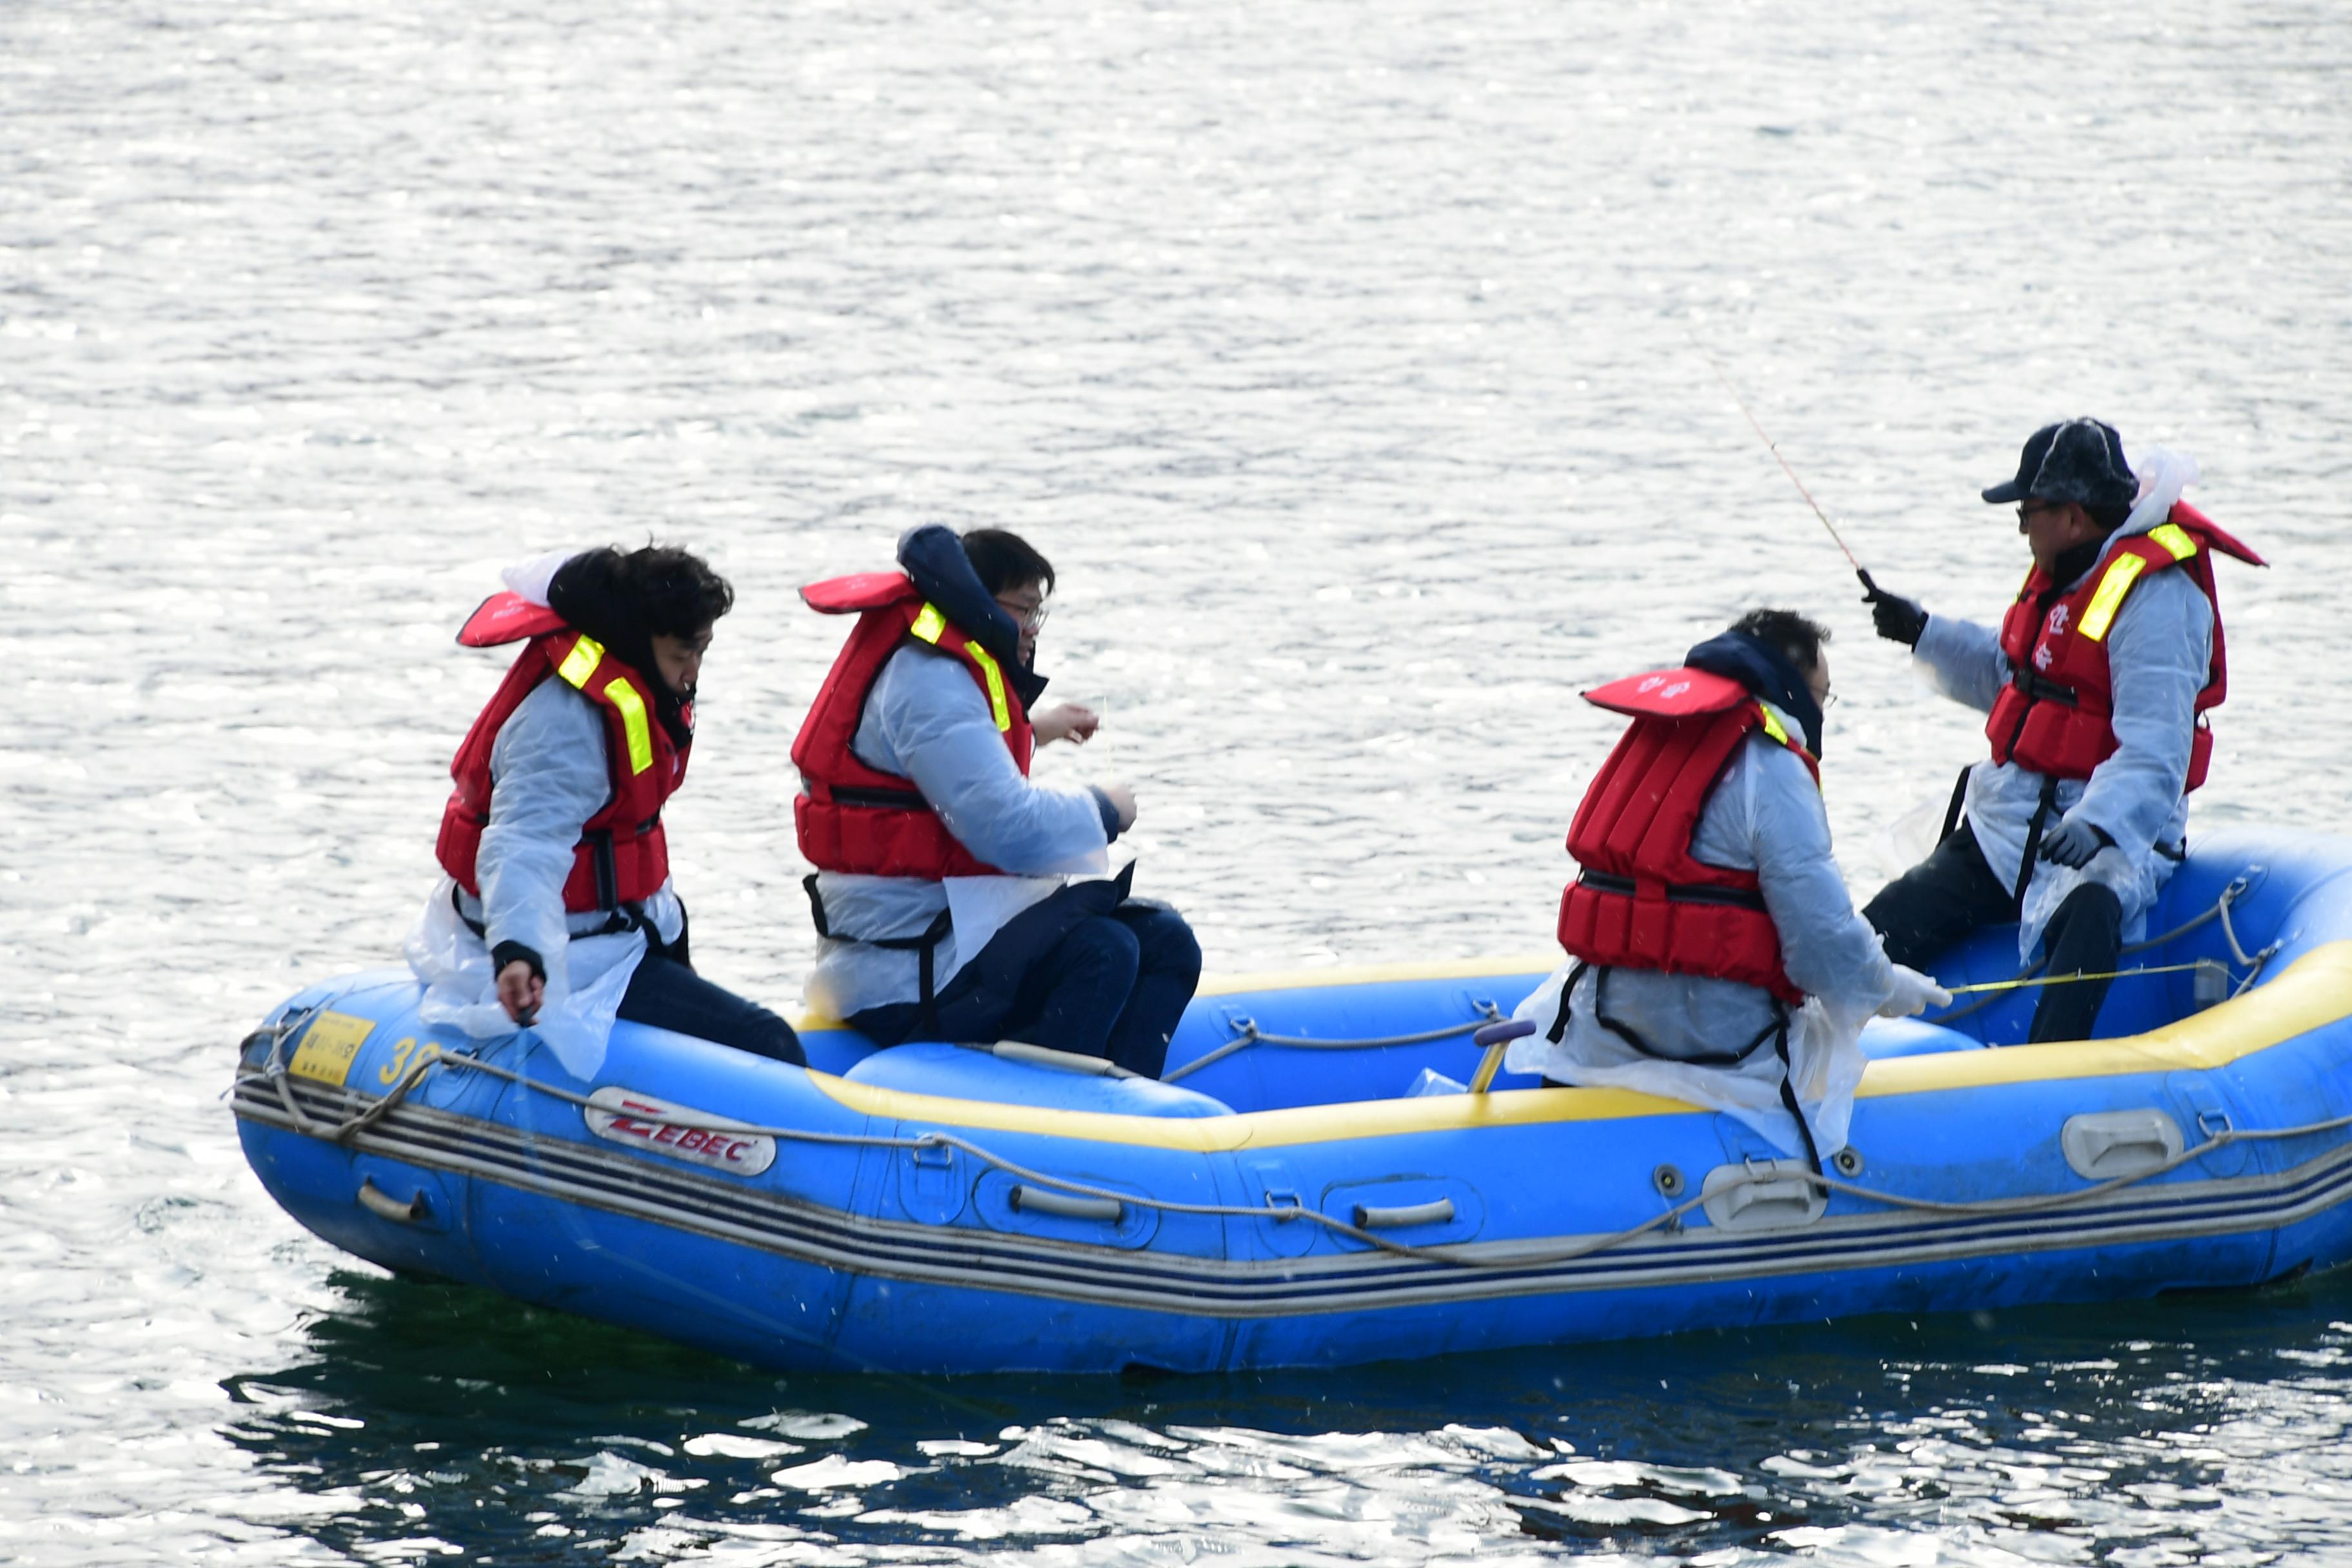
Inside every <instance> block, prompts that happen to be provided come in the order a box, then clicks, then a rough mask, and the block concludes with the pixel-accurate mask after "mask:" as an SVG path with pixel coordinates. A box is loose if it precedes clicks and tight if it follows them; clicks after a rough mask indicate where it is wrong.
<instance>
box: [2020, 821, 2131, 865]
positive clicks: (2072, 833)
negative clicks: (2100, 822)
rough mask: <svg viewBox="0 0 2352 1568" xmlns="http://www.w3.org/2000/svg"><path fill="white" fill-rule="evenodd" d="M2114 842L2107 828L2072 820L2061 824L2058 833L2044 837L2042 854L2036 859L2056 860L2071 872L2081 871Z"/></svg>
mask: <svg viewBox="0 0 2352 1568" xmlns="http://www.w3.org/2000/svg"><path fill="white" fill-rule="evenodd" d="M2114 842H2115V840H2114V839H2112V838H2110V837H2107V833H2106V829H2105V828H2103V827H2094V826H2091V825H2090V824H2089V823H2087V822H2075V821H2074V820H2072V819H2071V818H2070V819H2068V820H2067V821H2064V822H2062V823H2060V824H2059V825H2058V829H2057V831H2056V832H2054V833H2052V834H2049V835H2047V836H2046V837H2043V839H2042V852H2041V854H2039V855H2038V856H2036V857H2035V858H2036V859H2041V860H2054V861H2056V862H2057V863H2058V864H2059V865H2061V866H2063V867H2065V868H2066V869H2068V870H2069V871H2079V870H2081V869H2082V868H2084V867H2085V866H2087V865H2089V864H2090V863H2091V857H2092V856H2094V855H2096V854H2097V853H2098V852H2099V851H2100V850H2102V849H2105V848H2106V847H2108V846H2109V845H2111V844H2113V843H2114Z"/></svg>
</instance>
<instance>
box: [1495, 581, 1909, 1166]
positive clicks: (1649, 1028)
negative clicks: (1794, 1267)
mask: <svg viewBox="0 0 2352 1568" xmlns="http://www.w3.org/2000/svg"><path fill="white" fill-rule="evenodd" d="M1828 637H1829V633H1828V631H1827V630H1826V629H1825V628H1823V627H1822V626H1819V625H1817V624H1816V623H1814V622H1812V621H1811V620H1808V619H1806V618H1805V617H1804V616H1801V615H1798V614H1796V613H1795V612H1794V611H1790V610H1755V611H1751V612H1749V613H1748V615H1745V616H1741V617H1740V618H1739V619H1738V621H1736V622H1734V623H1733V624H1732V625H1731V626H1729V627H1727V629H1725V631H1724V632H1723V633H1722V634H1721V635H1719V636H1717V637H1710V638H1708V639H1707V640H1706V641H1705V642H1703V643H1700V644H1699V645H1698V646H1697V647H1694V648H1692V649H1691V650H1690V651H1689V652H1688V653H1686V654H1685V655H1684V656H1683V664H1682V667H1681V668H1675V669H1665V670H1656V671H1653V672H1651V673H1649V674H1647V675H1637V676H1632V677H1629V678H1627V679H1622V680H1618V681H1614V682H1612V683H1611V684H1609V685H1607V686H1603V687H1600V688H1598V689H1594V690H1591V691H1588V692H1586V693H1585V694H1584V696H1585V700H1587V701H1589V702H1591V703H1592V704H1593V705H1595V706H1596V707H1600V708H1605V709H1607V710H1610V711H1612V712H1614V713H1622V714H1623V715H1625V716H1626V717H1627V718H1628V719H1630V720H1631V721H1632V722H1631V723H1630V724H1629V725H1628V726H1627V728H1626V731H1625V734H1624V736H1623V738H1622V739H1621V740H1620V741H1619V742H1617V747H1616V749H1615V750H1614V751H1612V752H1610V754H1609V760H1608V761H1607V762H1605V763H1602V764H1601V772H1600V773H1598V774H1596V775H1595V776H1594V778H1593V780H1592V783H1591V785H1590V786H1589V787H1588V788H1587V789H1586V791H1585V794H1584V799H1583V801H1582V803H1581V804H1580V805H1578V807H1577V809H1576V817H1575V821H1574V823H1573V825H1572V826H1570V828H1569V833H1568V851H1569V854H1570V856H1572V857H1574V858H1575V860H1576V862H1577V866H1578V872H1577V877H1576V879H1575V880H1574V881H1573V882H1570V884H1569V886H1568V889H1567V891H1566V892H1565V893H1564V894H1563V895H1562V896H1561V899H1560V906H1559V944H1560V946H1561V948H1562V949H1563V950H1564V951H1565V952H1567V954H1568V962H1567V963H1564V964H1562V965H1561V966H1560V967H1559V970H1558V971H1556V972H1555V973H1553V975H1552V977H1551V978H1550V979H1549V981H1547V982H1546V983H1545V984H1543V985H1542V986H1540V987H1538V989H1537V990H1536V992H1535V994H1532V995H1531V996H1529V997H1528V999H1527V1000H1526V1001H1524V1002H1522V1003H1520V1004H1519V1006H1518V1009H1517V1016H1519V1017H1522V1018H1532V1019H1534V1020H1535V1021H1536V1023H1537V1025H1538V1033H1537V1034H1536V1035H1534V1036H1532V1037H1528V1038H1527V1039H1524V1040H1522V1041H1520V1042H1519V1043H1518V1044H1517V1046H1514V1047H1512V1049H1511V1054H1510V1056H1509V1057H1508V1058H1507V1061H1508V1063H1509V1065H1510V1067H1511V1068H1512V1070H1514V1071H1517V1072H1535V1073H1540V1074H1542V1075H1543V1077H1544V1078H1545V1079H1548V1080H1549V1081H1551V1082H1553V1083H1569V1084H1583V1085H1593V1086H1601V1085H1605V1086H1611V1087H1614V1088H1620V1089H1639V1090H1642V1091H1643V1092H1645V1093H1650V1094H1659V1095H1664V1096H1667V1097H1669V1098H1672V1099H1676V1100H1687V1101H1689V1102H1690V1103H1692V1104H1696V1105H1709V1106H1715V1107H1718V1108H1720V1109H1722V1110H1726V1111H1728V1112H1729V1113H1730V1114H1731V1115H1733V1116H1736V1117H1738V1119H1739V1120H1741V1121H1745V1122H1747V1123H1748V1125H1750V1126H1752V1127H1754V1128H1755V1129H1756V1130H1757V1131H1759V1132H1761V1133H1762V1134H1764V1136H1766V1137H1767V1138H1769V1139H1770V1140H1772V1142H1774V1143H1775V1144H1776V1145H1778V1146H1779V1147H1780V1150H1781V1151H1782V1152H1785V1153H1790V1154H1801V1155H1804V1156H1806V1157H1807V1158H1808V1159H1809V1160H1810V1161H1811V1164H1812V1167H1813V1169H1815V1170H1819V1169H1821V1162H1822V1157H1823V1156H1824V1155H1828V1154H1832V1153H1835V1152H1837V1151H1838V1150H1839V1149H1840V1148H1842V1147H1843V1146H1844V1143H1845V1136H1846V1126H1847V1121H1848V1118H1849V1116H1850V1114H1851V1112H1852V1110H1853V1089H1854V1086H1855V1085H1856V1084H1858V1083H1859V1082H1861V1080H1862V1066H1863V1063H1862V1051H1861V1047H1860V1044H1859V1038H1860V1036H1861V1034H1862V1027H1863V1025H1864V1023H1866V1022H1867V1021H1868V1020H1869V1018H1870V1016H1871V1015H1872V1014H1874V1013H1876V1014H1878V1015H1880V1016H1885V1017H1890V1018H1891V1017H1902V1016H1908V1015H1910V1014H1913V1013H1916V1012H1918V1011H1920V1010H1921V1009H1922V1008H1924V1007H1927V1006H1930V1005H1933V1006H1945V1005H1949V1003H1950V1002H1951V996H1950V994H1948V992H1945V991H1943V990H1942V989H1940V988H1939V987H1937V984H1935V982H1933V981H1932V980H1929V979H1928V978H1927V976H1926V975H1924V974H1919V973H1915V972H1914V971H1912V970H1909V969H1906V968H1905V967H1903V966H1902V965H1900V964H1897V963H1888V962H1887V958H1886V955H1885V953H1884V952H1881V951H1880V948H1879V942H1878V936H1877V933H1876V932H1874V931H1872V930H1871V929H1870V927H1869V926H1867V925H1865V924H1864V923H1863V921H1862V917H1860V916H1859V915H1857V914H1855V913H1854V912H1853V900H1851V899H1850V898H1849V897H1848V896H1847V894H1846V890H1845V879H1844V878H1843V876H1842V875H1841V874H1840V873H1839V871H1838V868H1837V861H1836V859H1835V858H1833V856H1832V853H1831V848H1830V822H1829V816H1828V814H1827V813H1826V812H1825V811H1824V810H1823V809H1822V790H1821V784H1820V776H1821V763H1820V757H1821V751H1822V710H1823V709H1825V708H1827V707H1828V706H1829V701H1830V661H1829V653H1828V650H1827V649H1826V648H1824V647H1822V644H1823V642H1825V641H1826V640H1827V638H1828Z"/></svg>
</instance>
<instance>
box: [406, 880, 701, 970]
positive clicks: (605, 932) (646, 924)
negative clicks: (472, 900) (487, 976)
mask: <svg viewBox="0 0 2352 1568" xmlns="http://www.w3.org/2000/svg"><path fill="white" fill-rule="evenodd" d="M465 896H466V890H465V889H463V888H460V887H459V886H457V883H455V882H451V883H450V884H449V908H450V909H451V910H454V911H456V913H457V923H458V924H459V925H462V926H464V927H465V928H466V929H467V931H472V932H473V933H474V934H475V935H476V936H477V937H478V938H480V939H481V940H482V941H484V942H488V941H489V940H490V928H489V927H488V926H487V925H484V924H483V923H482V922H481V921H478V920H476V919H475V918H474V917H473V916H471V915H469V914H467V912H466V905H465ZM623 931H643V932H645V933H646V946H647V947H648V948H649V949H650V950H651V951H652V952H657V953H659V954H661V955H662V956H664V957H666V958H675V959H677V962H679V963H686V960H685V958H684V957H683V956H682V955H683V954H684V953H685V952H686V909H685V906H684V905H680V906H679V907H678V928H677V941H676V942H664V941H662V935H661V928H660V927H658V926H656V925H655V924H654V922H653V918H652V917H651V916H649V915H647V914H646V907H645V906H644V905H643V904H617V905H615V906H614V908H613V909H612V910H611V911H610V912H609V913H607V914H606V916H605V918H604V924H603V925H600V926H598V927H597V928H596V929H595V930H594V931H572V933H571V937H572V941H574V942H580V941H583V940H585V939H586V938H588V937H592V936H617V935H619V934H620V933H621V932H623ZM688 967H689V968H690V967H692V966H691V965H688Z"/></svg>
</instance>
